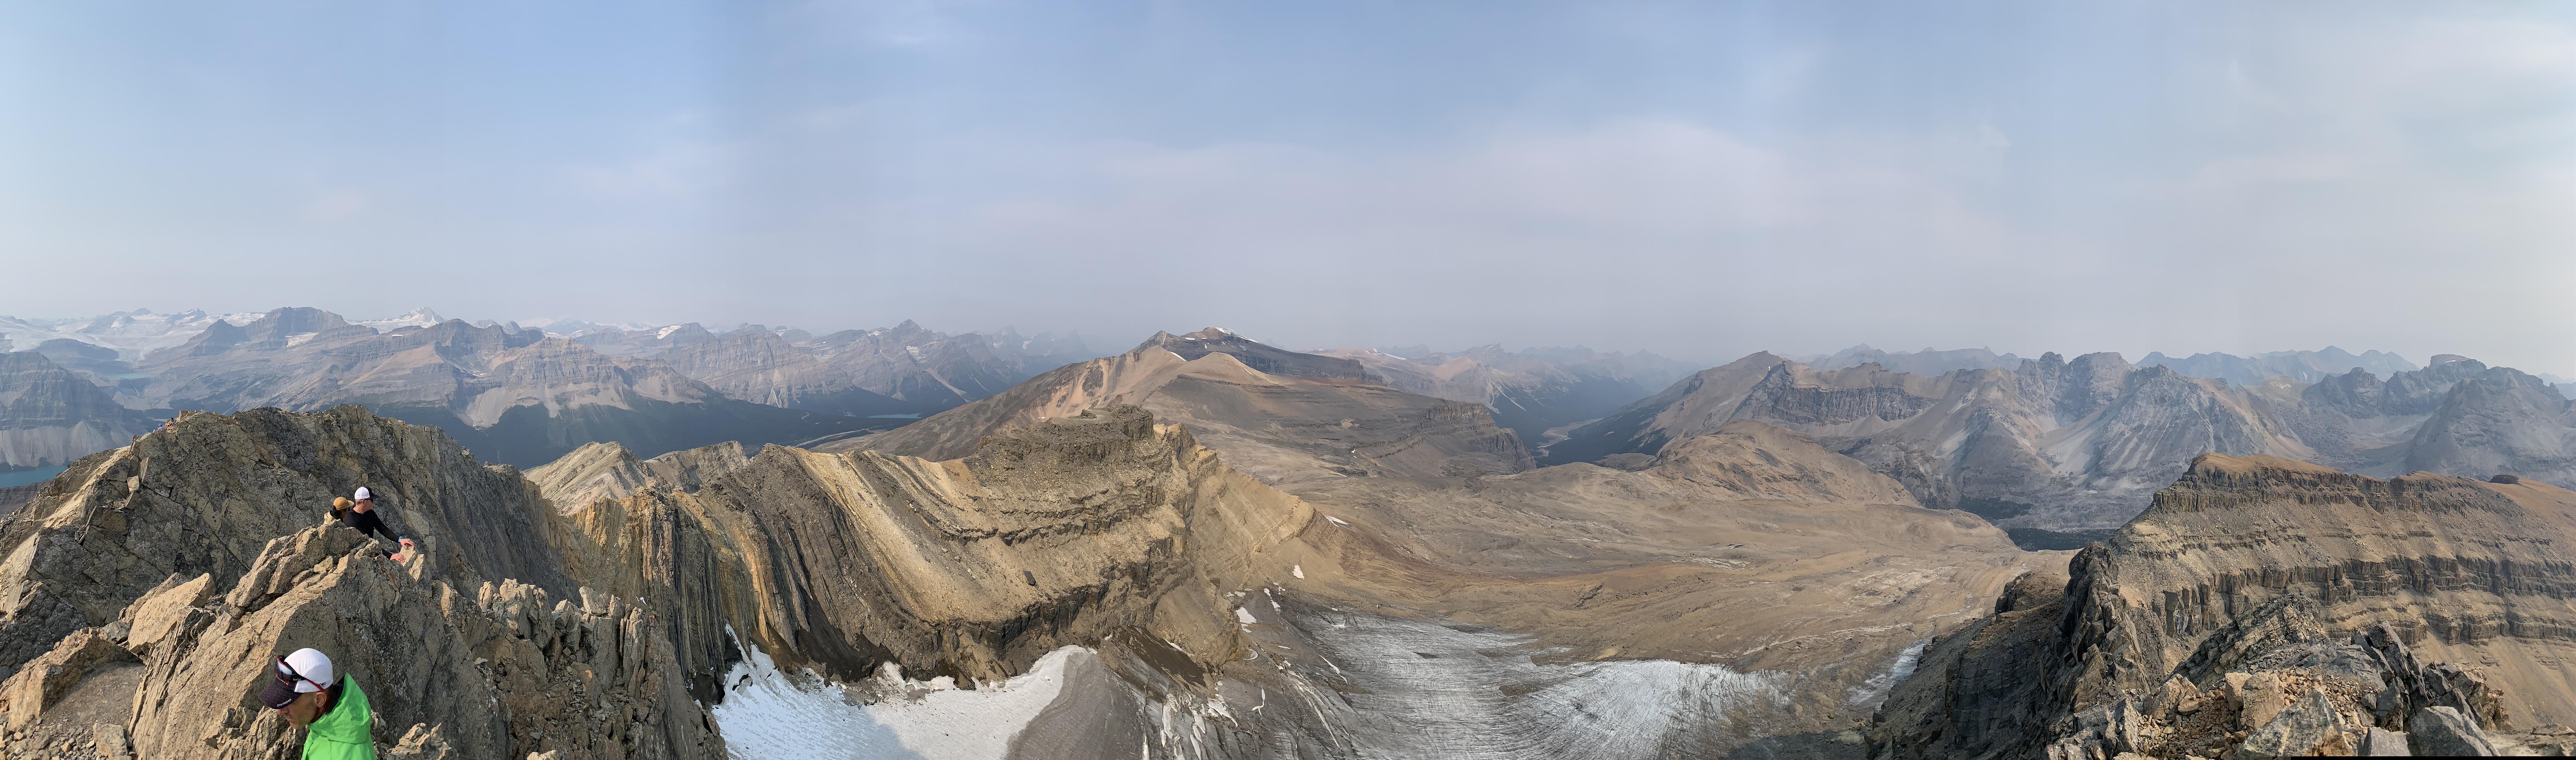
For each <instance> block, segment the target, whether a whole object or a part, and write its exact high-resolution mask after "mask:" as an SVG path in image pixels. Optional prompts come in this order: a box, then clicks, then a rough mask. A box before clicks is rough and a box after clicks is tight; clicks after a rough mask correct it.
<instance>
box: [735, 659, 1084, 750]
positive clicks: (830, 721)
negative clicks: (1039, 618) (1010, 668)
mask: <svg viewBox="0 0 2576 760" xmlns="http://www.w3.org/2000/svg"><path fill="white" fill-rule="evenodd" d="M725 634H726V635H728V636H730V635H732V634H733V628H732V627H731V626H727V627H726V628H725ZM737 643H739V644H741V646H742V648H743V651H744V652H745V653H746V654H747V655H748V656H747V657H745V658H744V660H743V661H742V662H740V663H736V664H735V665H734V667H733V670H732V671H730V672H728V673H726V674H725V685H726V688H727V691H726V693H725V699H724V703H723V704H719V705H716V706H715V709H714V710H713V712H714V713H715V718H716V724H717V725H718V726H719V727H721V728H722V729H723V731H724V739H725V749H726V750H727V751H728V752H729V753H730V754H731V755H732V756H734V757H738V758H752V759H753V760H764V759H769V758H776V759H779V760H841V759H843V758H881V757H883V758H923V759H924V760H943V759H945V758H959V759H961V760H963V759H964V758H999V757H1002V756H1003V755H1004V754H1005V753H1006V752H1007V751H1008V750H1009V748H1010V743H1011V737H1012V736H1014V735H1017V734H1018V733H1019V732H1020V730H1021V729H1023V728H1026V727H1027V726H1028V724H1029V721H1030V720H1031V719H1033V718H1035V717H1037V715H1038V712H1039V711H1041V710H1044V709H1046V706H1047V705H1048V704H1049V703H1051V702H1054V701H1055V698H1056V695H1057V693H1058V692H1060V691H1062V690H1063V687H1064V670H1065V667H1064V666H1065V661H1066V660H1067V659H1068V658H1070V657H1072V656H1073V655H1074V654H1075V653H1077V652H1082V651H1086V650H1084V649H1083V648H1081V647H1074V646H1068V647H1064V648H1061V649H1057V650H1055V651H1053V652H1048V653H1047V654H1046V656H1043V657H1040V658H1038V661H1037V664H1035V665H1033V666H1031V667H1030V668H1029V672H1028V673H1026V674H1023V675H1020V676H1017V677H1014V678H1012V679H1010V680H1008V681H1005V682H1003V683H1000V684H983V685H981V688H960V687H958V686H957V683H956V681H955V680H954V679H951V678H948V677H946V676H941V677H939V678H934V679H931V680H929V681H914V680H910V679H906V678H904V677H903V669H902V668H901V667H900V666H897V665H894V664H892V663H888V664H887V665H886V666H885V669H884V670H882V671H879V673H878V674H877V676H876V677H874V678H871V679H868V682H867V683H863V684H858V685H844V684H836V683H830V682H826V681H824V680H823V679H822V678H821V677H819V676H816V675H815V674H814V673H813V672H812V671H810V670H809V671H804V672H799V673H788V672H784V671H781V670H779V669H778V666H777V663H776V662H775V661H774V660H772V659H771V658H770V657H769V655H768V654H766V653H763V652H761V651H760V647H759V646H757V645H754V644H752V643H751V642H748V641H739V640H737ZM863 694H885V695H892V696H890V697H887V698H884V699H879V700H876V701H875V702H874V703H873V704H871V703H868V702H867V700H866V698H865V697H863V696H861V695H863Z"/></svg>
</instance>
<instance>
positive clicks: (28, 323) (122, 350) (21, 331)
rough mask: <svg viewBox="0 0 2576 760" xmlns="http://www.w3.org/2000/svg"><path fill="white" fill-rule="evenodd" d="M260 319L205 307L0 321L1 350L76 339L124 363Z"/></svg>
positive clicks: (4, 319) (12, 318)
mask: <svg viewBox="0 0 2576 760" xmlns="http://www.w3.org/2000/svg"><path fill="white" fill-rule="evenodd" d="M259 317H260V315H259V314H257V313H244V314H208V313H206V312H205V311H204V310H200V309H190V310H187V311H182V312H177V313H172V314H157V313H154V312H153V311H152V310H150V309H135V310H133V311H120V312H116V313H113V314H107V315H104V316H97V317H81V318H78V319H21V318H18V317H0V351H29V350H34V349H35V347H36V346H37V345H38V344H41V343H44V342H45V341H49V340H76V341H80V342H82V343H87V344H90V345H93V346H99V347H102V348H109V349H114V350H115V351H116V353H117V357H118V358H119V359H122V360H124V361H129V362H130V361H137V360H140V359H142V358H143V355H144V354H147V353H151V352H152V351H155V350H158V349H163V348H168V347H171V346H176V345H179V344H181V343H186V342H188V339H189V338H193V337H196V336H197V333H201V332H205V331H206V328H207V327H209V326H211V325H213V324H214V323H216V322H230V323H232V324H235V325H246V324H250V323H251V321H252V320H256V319H259Z"/></svg>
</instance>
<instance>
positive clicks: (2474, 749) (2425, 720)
mask: <svg viewBox="0 0 2576 760" xmlns="http://www.w3.org/2000/svg"><path fill="white" fill-rule="evenodd" d="M2406 729H2407V731H2406V733H2407V737H2406V744H2407V748H2408V749H2410V750H2412V751H2413V752H2414V753H2415V754H2417V755H2430V756H2434V757H2442V756H2451V757H2490V756H2493V755H2495V753H2496V749H2495V742H2493V741H2490V740H2489V739H2488V738H2487V732H2485V731H2482V730H2479V729H2478V724H2477V722H2476V721H2472V720H2469V717H2468V716H2466V715H2461V714H2460V711H2458V710H2454V709H2451V708H2449V707H2427V708H2424V709H2423V710H2420V711H2417V712H2416V713H2415V717H2414V719H2412V720H2409V721H2407V722H2406Z"/></svg>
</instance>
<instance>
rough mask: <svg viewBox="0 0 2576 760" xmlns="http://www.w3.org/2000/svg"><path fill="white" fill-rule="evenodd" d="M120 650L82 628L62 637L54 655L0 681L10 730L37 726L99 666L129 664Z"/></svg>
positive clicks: (39, 658)
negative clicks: (55, 703) (66, 694)
mask: <svg viewBox="0 0 2576 760" xmlns="http://www.w3.org/2000/svg"><path fill="white" fill-rule="evenodd" d="M133 659H134V655H131V654H127V653H126V651H125V649H124V648H123V647H119V646H117V645H116V642H114V641H110V640H109V639H108V638H107V637H105V636H101V635H99V631H98V629H95V628H84V629H81V630H78V631H74V632H72V635H70V636H65V637H63V640H62V641H61V642H58V643H56V644H55V645H54V649H53V651H50V652H46V653H44V654H41V655H37V656H36V659H33V660H28V661H27V664H26V665H25V666H23V667H20V668H19V669H18V673H17V674H16V675H12V676H10V677H9V680H7V681H0V711H6V712H7V713H8V716H9V718H8V726H9V730H12V731H16V730H20V729H24V728H26V727H27V726H29V725H31V724H33V723H35V722H36V718H38V717H40V716H42V715H43V714H44V710H45V708H47V707H50V706H52V705H53V703H54V700H55V699H56V698H58V697H61V696H62V695H63V692H65V691H69V690H71V688H72V687H73V686H75V685H78V684H79V683H80V682H81V679H83V678H87V677H89V674H90V671H92V670H96V669H98V667H99V666H100V665H102V664H106V663H112V662H120V661H132V660H133Z"/></svg>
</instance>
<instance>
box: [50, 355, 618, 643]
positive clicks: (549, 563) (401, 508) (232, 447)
mask: <svg viewBox="0 0 2576 760" xmlns="http://www.w3.org/2000/svg"><path fill="white" fill-rule="evenodd" d="M361 485H363V486H367V487H368V488H370V489H373V490H374V491H375V492H376V493H377V494H378V495H379V498H380V502H379V503H380V504H382V505H383V506H382V509H381V511H382V512H383V515H384V519H385V522H386V523H387V524H388V525H390V526H392V528H393V529H394V530H396V531H398V532H400V533H402V534H404V535H408V536H412V537H414V538H417V539H419V540H420V541H421V542H422V543H423V545H424V549H425V551H427V552H428V553H429V554H430V555H431V559H432V560H433V561H436V562H439V563H442V564H443V565H444V566H446V567H448V568H451V571H452V572H453V573H455V574H456V576H455V577H456V578H458V579H459V580H460V582H480V581H484V580H498V579H504V578H516V579H520V580H521V581H522V582H525V583H533V584H538V585H541V586H544V587H548V588H552V589H555V590H556V592H557V593H568V592H569V590H570V589H571V588H573V584H572V583H571V580H570V579H569V578H568V577H567V576H565V575H564V574H563V572H562V571H561V570H560V569H558V568H557V566H556V565H555V563H554V560H553V557H552V553H551V551H550V550H549V549H548V547H547V540H548V539H547V536H548V534H549V532H550V526H549V524H548V523H547V522H546V520H547V517H548V514H547V510H546V509H545V508H544V507H543V505H542V502H541V501H540V500H539V499H538V497H537V495H536V492H535V489H533V488H532V487H530V486H529V485H528V484H527V483H526V482H525V481H524V480H522V479H520V478H519V476H518V473H517V472H515V471H513V470H511V469H509V468H506V467H491V466H487V465H484V464H482V463H481V462H478V461H475V460H474V459H473V458H472V457H471V456H469V455H467V454H466V453H465V452H464V451H463V450H462V449H460V448H458V447H457V446H456V444H455V442H454V441H452V440H451V439H449V438H448V437H447V436H446V435H445V434H444V433H442V432H440V431H439V430H438V429H437V428H431V427H424V426H418V425H408V424H404V423H402V422H399V421H396V420H391V419H386V418H382V417H376V416H374V415H371V414H368V413H367V412H366V411H365V410H364V409H361V408H358V407H354V406H346V407H339V408H335V409H332V410H330V411H326V412H320V413H312V414H298V413H289V412H279V411H276V410H273V409H264V410H252V411H249V412H244V413H241V414H237V415H231V416H224V415H216V414H209V413H202V412H195V413H186V414H183V415H181V416H180V418H179V419H178V420H177V421H176V422H174V423H173V424H172V425H171V426H170V427H168V428H166V429H163V430H159V431H156V432H154V433H152V434H149V435H146V436H143V437H142V438H141V439H140V440H138V441H137V442H135V443H134V445H132V446H128V447H125V448H119V449H115V450H112V451H107V452H101V453H99V454H95V455H92V456H90V457H88V458H85V459H82V460H81V461H79V462H77V463H75V464H74V465H73V466H72V468H71V469H70V470H69V471H67V472H65V473H63V474H62V475H61V476H59V477H57V478H55V479H54V480H52V481H50V482H48V483H47V484H46V485H45V487H44V488H43V489H42V490H40V491H39V492H38V493H37V495H36V497H35V498H34V500H33V501H31V502H30V503H29V504H28V505H27V506H25V507H21V508H19V509H18V510H17V511H16V512H14V513H12V514H10V515H9V517H8V519H7V520H5V521H0V556H5V557H6V558H7V559H6V560H5V561H0V672H6V671H8V670H11V669H14V668H16V667H17V666H18V665H19V664H20V663H23V662H25V661H26V660H28V659H29V658H32V657H34V656H36V655H37V654H39V653H41V652H42V651H44V649H45V648H46V647H50V646H52V643H53V642H54V641H56V640H58V639H60V638H62V637H63V636H64V635H67V634H69V633H70V632H72V631H73V630H77V629H80V628H84V627H91V626H103V625H107V624H108V623H109V622H111V621H115V620H117V619H118V617H119V615H120V613H121V611H122V610H124V609H125V608H126V606H127V605H129V604H131V603H132V602H133V601H134V600H135V599H136V598H138V597H139V596H141V595H142V594H144V593H145V592H146V591H149V590H151V589H153V588H154V587H155V586H156V585H157V584H159V583H161V582H162V581H163V580H165V579H167V578H168V577H170V576H171V575H173V574H177V575H180V576H182V577H195V576H197V575H201V574H211V575H212V576H213V577H212V580H211V581H210V582H211V583H213V584H214V585H216V586H218V587H224V588H229V587H231V586H232V584H233V582H234V580H235V579H237V578H239V577H241V575H242V574H243V573H245V572H248V571H249V570H250V568H251V565H252V562H253V560H254V559H256V558H257V557H259V556H260V553H261V551H262V547H264V546H265V545H266V544H267V542H268V541H269V540H270V539H271V538H274V537H276V536H280V535H285V534H289V533H294V532H296V531H297V530H299V529H302V528H304V527H306V526H310V525H314V524H316V523H319V522H320V521H321V520H322V519H323V516H324V512H325V511H326V510H327V509H328V508H329V504H330V501H331V499H332V498H333V497H335V496H342V495H346V494H348V493H349V492H350V491H351V490H353V489H355V488H356V487H358V486H361Z"/></svg>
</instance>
